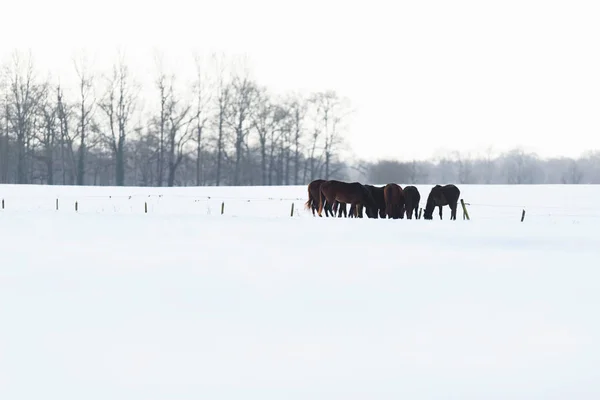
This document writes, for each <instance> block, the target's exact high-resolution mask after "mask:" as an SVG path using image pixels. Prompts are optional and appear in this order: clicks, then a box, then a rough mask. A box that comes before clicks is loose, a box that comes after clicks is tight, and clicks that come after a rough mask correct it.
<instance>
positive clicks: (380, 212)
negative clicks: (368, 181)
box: [365, 185, 385, 218]
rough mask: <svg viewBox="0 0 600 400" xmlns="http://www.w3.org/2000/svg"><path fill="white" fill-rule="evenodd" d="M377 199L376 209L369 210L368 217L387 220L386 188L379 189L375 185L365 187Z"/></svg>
mask: <svg viewBox="0 0 600 400" xmlns="http://www.w3.org/2000/svg"><path fill="white" fill-rule="evenodd" d="M365 187H366V188H367V189H368V190H369V191H370V192H371V195H372V196H373V198H374V199H375V203H376V207H374V208H373V209H367V217H369V218H377V217H380V218H385V194H384V188H385V187H383V186H382V187H377V186H373V185H365Z"/></svg>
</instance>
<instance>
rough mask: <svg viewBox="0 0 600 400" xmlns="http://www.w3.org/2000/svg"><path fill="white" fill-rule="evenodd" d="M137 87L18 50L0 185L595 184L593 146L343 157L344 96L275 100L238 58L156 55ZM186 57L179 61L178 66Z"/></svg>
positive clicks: (132, 81) (126, 77)
mask: <svg viewBox="0 0 600 400" xmlns="http://www.w3.org/2000/svg"><path fill="white" fill-rule="evenodd" d="M155 61H156V62H155V64H154V74H153V78H154V79H153V82H152V85H151V86H150V87H142V86H141V85H140V84H139V82H138V81H137V80H136V77H135V76H134V75H133V74H132V72H131V70H130V68H129V66H128V65H127V63H126V61H125V58H124V57H123V55H119V56H118V57H117V58H116V61H115V62H114V64H113V65H112V67H111V68H109V69H108V70H106V71H98V70H95V69H94V66H93V65H90V63H88V62H87V60H86V59H85V58H79V59H75V60H73V64H72V71H71V76H70V77H71V78H74V79H72V80H73V81H74V82H76V84H75V85H71V86H70V87H68V88H67V87H64V86H63V85H62V84H61V78H62V77H56V76H55V77H49V76H46V77H44V75H43V72H41V71H39V70H38V69H37V68H36V66H35V65H34V61H33V57H32V55H31V54H23V53H20V52H18V51H15V52H14V53H13V54H12V56H11V57H9V58H8V59H6V60H3V63H2V64H3V65H2V72H1V74H0V183H17V184H27V183H31V184H48V185H53V184H61V185H116V186H124V185H128V186H192V185H195V186H206V185H303V184H307V183H309V182H311V181H312V180H314V179H318V178H324V179H340V180H361V181H367V182H371V183H381V184H383V183H388V182H402V183H405V184H419V183H425V184H437V183H460V184H536V183H568V184H578V183H600V152H589V153H588V154H586V155H584V156H582V157H580V158H578V159H570V158H555V159H542V158H539V157H537V156H536V155H535V154H533V153H527V152H525V151H523V150H519V149H515V150H512V151H509V152H506V153H503V154H499V155H493V154H492V152H491V151H490V152H488V153H487V154H484V155H480V156H477V157H467V156H464V155H461V154H460V153H458V152H455V153H451V154H448V155H446V156H444V157H440V158H438V159H436V160H429V161H404V162H403V161H397V160H380V161H377V162H372V163H368V162H361V161H360V160H351V161H346V162H342V161H341V157H340V154H341V151H342V150H343V149H344V146H345V142H344V135H345V132H346V127H347V123H348V121H347V117H348V116H349V115H350V113H351V111H352V109H351V105H350V102H349V100H348V99H347V98H345V97H343V96H341V95H339V94H338V93H336V92H335V91H332V90H324V91H321V92H316V93H312V94H309V95H303V94H300V93H297V92H293V93H285V94H283V95H275V94H273V93H270V92H269V91H268V90H267V89H266V88H265V87H264V86H263V85H261V84H260V83H259V82H257V81H256V80H255V79H253V78H252V76H251V74H250V72H249V69H248V68H247V66H246V65H245V64H244V63H243V62H241V61H240V60H235V59H231V58H227V57H225V56H222V55H212V56H211V57H210V58H209V59H208V60H202V59H200V58H199V57H190V60H189V61H190V64H193V69H194V71H195V73H194V75H195V76H194V78H192V79H189V80H184V79H181V78H178V77H177V76H175V75H174V74H172V73H169V72H167V71H166V69H165V68H164V67H163V64H162V62H161V58H160V57H158V58H156V60H155ZM182 62H183V61H182Z"/></svg>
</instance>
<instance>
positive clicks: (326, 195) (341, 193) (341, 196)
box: [318, 180, 375, 216]
mask: <svg viewBox="0 0 600 400" xmlns="http://www.w3.org/2000/svg"><path fill="white" fill-rule="evenodd" d="M336 201H339V202H340V203H346V204H347V203H350V212H351V213H352V212H354V213H355V215H356V214H358V208H359V207H362V206H365V207H371V208H372V207H374V205H375V199H373V196H372V195H371V193H370V192H369V191H368V190H367V188H365V187H364V186H363V185H362V184H360V183H358V182H352V183H347V182H340V181H335V180H331V181H326V182H324V183H322V184H321V192H320V196H319V211H318V214H319V216H320V215H321V213H322V212H323V207H324V205H325V203H329V204H333V203H334V202H336ZM359 215H360V214H359ZM359 215H356V216H359Z"/></svg>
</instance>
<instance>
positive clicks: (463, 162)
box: [454, 151, 473, 184]
mask: <svg viewBox="0 0 600 400" xmlns="http://www.w3.org/2000/svg"><path fill="white" fill-rule="evenodd" d="M454 160H456V162H457V164H458V182H459V183H461V184H469V183H473V162H472V160H471V158H470V157H469V156H468V155H467V156H466V157H464V156H463V155H462V154H461V153H460V152H458V151H456V152H454Z"/></svg>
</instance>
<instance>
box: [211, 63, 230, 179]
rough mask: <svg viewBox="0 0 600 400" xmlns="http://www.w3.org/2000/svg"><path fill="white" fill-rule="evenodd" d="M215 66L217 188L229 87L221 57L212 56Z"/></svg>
mask: <svg viewBox="0 0 600 400" xmlns="http://www.w3.org/2000/svg"><path fill="white" fill-rule="evenodd" d="M213 60H214V61H215V66H216V70H217V71H216V79H217V88H216V98H215V100H216V109H217V110H216V119H215V125H216V131H217V134H216V152H217V154H216V158H217V167H216V171H215V184H216V185H217V186H219V185H220V184H221V177H222V172H223V171H222V169H223V159H224V156H225V128H226V121H227V118H228V110H229V104H230V102H231V86H230V83H229V82H228V80H227V77H226V76H225V68H224V64H223V59H222V57H221V58H220V59H217V56H216V55H215V56H213Z"/></svg>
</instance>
